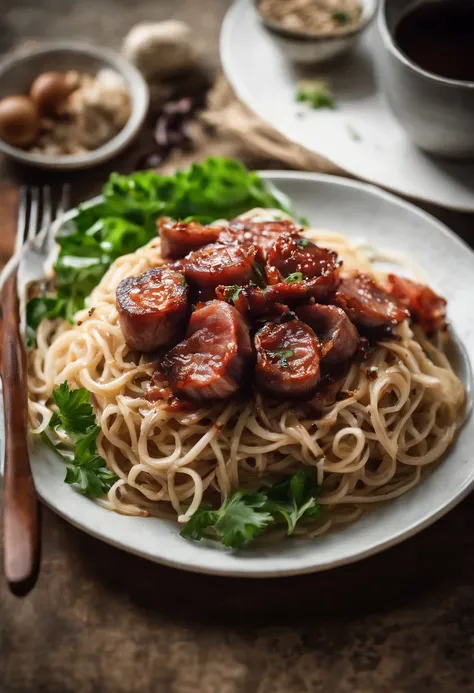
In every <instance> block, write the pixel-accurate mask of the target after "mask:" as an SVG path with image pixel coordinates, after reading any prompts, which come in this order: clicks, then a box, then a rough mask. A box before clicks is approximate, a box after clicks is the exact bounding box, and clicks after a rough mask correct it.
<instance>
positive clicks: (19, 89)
mask: <svg viewBox="0 0 474 693" xmlns="http://www.w3.org/2000/svg"><path fill="white" fill-rule="evenodd" d="M104 68H110V69H112V70H114V71H115V72H117V73H118V74H120V75H121V76H122V77H123V79H124V80H125V82H126V84H127V87H128V90H129V93H130V99H131V104H132V112H131V115H130V118H129V119H128V121H127V123H126V125H125V126H124V127H123V129H122V130H121V131H120V132H119V133H118V134H117V135H116V136H115V137H113V138H112V139H111V140H109V141H108V142H106V143H105V144H104V145H102V146H101V147H99V148H98V149H95V150H93V151H90V152H87V153H85V154H68V155H64V156H51V155H45V154H32V153H30V152H27V151H25V150H23V149H19V148H17V147H12V146H10V145H9V144H7V143H6V142H4V141H3V140H1V139H0V151H2V152H4V154H7V155H8V156H9V157H11V158H12V159H15V160H16V161H18V162H21V163H22V164H27V165H29V166H36V167H39V168H48V169H62V170H66V169H81V168H88V167H90V166H95V165H96V164H101V163H103V162H104V161H107V160H108V159H111V158H112V157H113V156H115V155H116V154H118V153H119V152H120V151H121V150H122V149H124V148H125V147H126V146H127V145H128V144H130V142H131V141H132V140H133V138H134V137H135V135H136V134H137V133H138V131H139V129H140V128H141V126H142V124H143V121H144V119H145V116H146V114H147V111H148V102H149V93H148V86H147V84H146V82H145V80H144V79H143V77H142V76H141V74H140V73H139V72H138V70H137V69H136V68H134V67H133V66H132V65H130V63H128V62H127V61H126V60H125V59H124V58H122V57H121V56H120V55H118V54H117V53H114V52H113V51H110V50H108V49H105V48H100V47H97V46H92V45H89V44H87V43H81V42H74V41H61V42H54V43H48V44H47V45H41V46H39V47H38V48H33V49H31V50H28V51H25V52H22V53H16V54H14V55H12V56H10V57H9V58H7V59H6V60H5V61H4V62H2V63H1V64H0V98H4V97H5V96H11V95H12V94H27V93H28V92H29V89H30V87H31V84H32V82H33V80H34V79H35V77H37V76H38V75H39V74H40V73H42V72H47V71H50V70H52V71H61V72H66V71H68V70H77V71H79V72H85V73H92V74H94V73H96V72H98V71H99V70H101V69H104Z"/></svg>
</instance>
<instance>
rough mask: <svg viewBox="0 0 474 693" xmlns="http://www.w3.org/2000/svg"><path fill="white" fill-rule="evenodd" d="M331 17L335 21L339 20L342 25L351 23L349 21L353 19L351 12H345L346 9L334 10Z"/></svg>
mask: <svg viewBox="0 0 474 693" xmlns="http://www.w3.org/2000/svg"><path fill="white" fill-rule="evenodd" d="M331 17H332V18H333V19H334V21H335V22H337V23H338V24H340V25H341V26H344V24H349V22H350V21H351V19H352V17H351V15H350V14H349V12H345V11H344V10H338V11H337V12H333V13H332V15H331Z"/></svg>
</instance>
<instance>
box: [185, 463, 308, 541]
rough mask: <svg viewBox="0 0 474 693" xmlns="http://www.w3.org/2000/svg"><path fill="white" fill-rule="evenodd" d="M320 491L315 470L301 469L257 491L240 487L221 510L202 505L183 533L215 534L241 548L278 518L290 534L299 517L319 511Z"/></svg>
mask: <svg viewBox="0 0 474 693" xmlns="http://www.w3.org/2000/svg"><path fill="white" fill-rule="evenodd" d="M318 494H319V487H318V485H317V483H316V480H315V477H314V470H312V469H310V468H308V469H300V470H298V471H297V472H296V473H295V474H293V476H292V477H289V478H288V479H284V480H282V481H279V482H277V483H276V484H273V486H270V487H269V488H266V489H262V490H261V491H259V492H257V493H252V492H249V491H236V492H235V493H233V494H232V495H230V496H229V497H228V498H227V499H226V501H225V502H224V503H223V505H222V506H221V507H220V508H218V509H217V510H215V509H213V508H212V507H211V506H209V505H202V506H201V507H200V508H198V509H197V510H196V512H195V513H194V514H193V515H192V516H191V518H190V519H189V520H188V522H187V523H186V525H185V526H184V527H183V529H182V530H181V536H183V537H186V538H188V539H194V540H196V541H199V540H200V539H203V538H204V537H214V538H216V539H218V540H219V541H220V542H221V543H222V544H224V545H225V546H229V547H232V548H234V549H237V548H240V547H241V546H243V545H244V544H247V543H249V542H251V541H252V540H253V539H255V538H256V537H257V536H259V535H260V534H262V532H264V531H265V529H267V528H268V527H269V526H271V525H274V524H275V523H277V522H284V523H286V525H287V527H288V534H292V533H293V531H294V529H295V527H296V524H297V523H298V522H299V520H301V519H302V518H311V517H313V518H314V517H317V515H318V514H319V507H320V506H319V505H318V504H317V503H316V498H317V496H318Z"/></svg>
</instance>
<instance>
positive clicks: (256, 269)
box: [253, 262, 267, 289]
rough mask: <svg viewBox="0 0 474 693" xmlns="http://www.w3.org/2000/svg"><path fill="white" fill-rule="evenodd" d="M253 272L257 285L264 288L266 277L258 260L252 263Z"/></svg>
mask: <svg viewBox="0 0 474 693" xmlns="http://www.w3.org/2000/svg"><path fill="white" fill-rule="evenodd" d="M253 273H254V278H255V282H256V284H257V286H259V287H260V288H261V289H265V288H266V286H267V278H266V276H265V271H264V269H263V267H262V266H261V265H260V264H259V263H258V262H254V263H253Z"/></svg>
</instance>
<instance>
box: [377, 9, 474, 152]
mask: <svg viewBox="0 0 474 693" xmlns="http://www.w3.org/2000/svg"><path fill="white" fill-rule="evenodd" d="M411 5H413V0H382V4H381V7H380V12H379V16H378V25H379V31H380V36H381V40H382V45H383V50H382V51H381V60H380V61H379V70H380V75H381V79H380V84H381V87H382V89H383V91H384V92H385V96H386V98H387V101H388V104H389V106H390V108H391V110H392V111H393V114H394V115H395V117H396V118H397V120H398V121H399V122H400V124H401V125H402V127H403V128H404V129H405V131H406V133H407V134H408V136H409V137H410V139H411V140H412V141H413V142H414V143H415V144H416V145H417V146H418V147H420V148H421V149H423V150H425V151H426V152H429V153H431V154H436V155H439V156H443V157H449V158H456V159H474V127H473V122H474V82H461V81H458V80H454V79H446V78H444V77H438V76H437V75H434V74H432V73H430V72H426V71H425V70H422V69H421V67H418V66H417V65H416V64H415V63H413V62H412V61H411V60H409V59H408V58H407V56H406V55H404V53H403V52H402V51H401V50H400V49H399V48H398V46H397V44H396V43H395V41H394V33H395V28H396V26H397V24H398V22H399V20H400V17H401V16H402V15H403V13H404V12H406V10H407V9H408V8H409V7H410V6H411Z"/></svg>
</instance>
